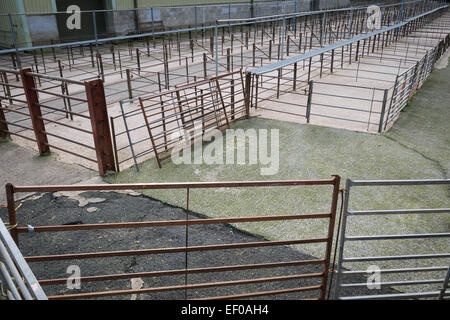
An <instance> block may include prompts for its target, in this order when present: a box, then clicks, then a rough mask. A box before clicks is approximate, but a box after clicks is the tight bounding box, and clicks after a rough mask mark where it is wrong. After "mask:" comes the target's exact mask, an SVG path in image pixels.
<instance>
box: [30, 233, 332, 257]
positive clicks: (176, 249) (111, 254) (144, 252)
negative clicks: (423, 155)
mask: <svg viewBox="0 0 450 320" xmlns="http://www.w3.org/2000/svg"><path fill="white" fill-rule="evenodd" d="M327 241H328V238H316V239H301V240H283V241H260V242H244V243H230V244H215V245H206V246H192V247H174V248H155V249H140V250H121V251H104V252H85V253H69V254H59V255H43V256H29V257H25V260H26V261H29V262H35V261H55V260H72V259H93V258H104V257H123V256H132V255H150V254H163V253H179V252H195V251H209V250H225V249H242V248H255V247H269V246H285V245H293V244H307V243H321V242H327Z"/></svg>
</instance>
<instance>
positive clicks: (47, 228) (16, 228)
mask: <svg viewBox="0 0 450 320" xmlns="http://www.w3.org/2000/svg"><path fill="white" fill-rule="evenodd" d="M339 184H340V177H339V176H333V178H332V179H323V180H286V181H242V182H192V183H159V184H155V183H153V184H152V183H151V184H120V185H117V184H111V185H109V184H106V185H54V186H13V185H11V184H8V185H7V186H6V192H7V199H8V215H9V219H10V221H9V224H10V226H11V228H10V232H11V235H12V238H13V239H14V240H15V241H16V243H19V240H20V238H21V237H24V238H25V237H26V234H27V233H30V232H32V233H33V234H34V235H35V236H39V235H40V234H42V233H49V232H58V233H59V234H61V233H64V232H70V231H75V230H78V231H84V232H96V231H99V230H105V229H110V230H123V229H137V228H140V229H144V230H149V229H150V230H151V229H153V230H154V228H159V227H167V228H169V227H184V228H185V237H183V242H184V245H181V246H177V245H175V246H173V244H172V246H170V245H168V247H161V248H144V249H142V248H140V249H127V250H119V251H114V250H112V251H104V252H84V253H79V252H78V253H68V252H64V253H62V254H61V253H59V254H45V255H33V256H26V257H25V261H27V262H28V263H30V264H32V263H34V262H40V263H52V262H53V263H54V262H55V261H66V260H68V261H70V260H74V259H76V260H79V261H80V263H82V262H83V261H86V260H91V259H101V258H110V257H131V256H149V255H158V254H175V253H184V259H181V260H179V264H180V268H178V269H174V270H153V271H146V272H139V273H119V274H103V275H83V276H82V277H81V278H80V281H81V282H82V283H90V282H97V283H98V282H102V281H110V280H120V279H131V278H136V277H143V278H154V277H167V276H173V275H185V278H184V279H183V280H184V281H183V284H176V285H170V286H164V287H158V286H156V287H148V288H142V289H131V290H107V291H94V292H85V293H74V294H62V295H61V294H59V295H54V296H49V297H48V298H49V299H77V298H95V297H105V296H116V295H128V294H142V293H156V292H170V291H185V298H186V297H187V292H188V291H189V290H193V289H202V288H221V287H230V286H231V287H233V286H241V285H247V284H256V283H273V282H281V283H283V282H286V281H288V280H296V282H295V283H294V284H293V285H294V287H292V286H291V287H288V288H283V287H281V288H280V287H278V289H276V290H273V289H272V290H269V291H256V292H245V290H248V289H246V288H245V287H244V289H242V287H241V289H236V293H235V294H233V295H226V296H209V297H199V298H203V299H237V298H249V297H261V296H268V295H279V294H286V293H295V292H305V291H312V292H318V294H317V298H319V299H325V298H326V293H327V291H328V276H329V263H330V256H331V251H332V242H333V234H334V225H335V220H336V211H337V202H338V197H339ZM313 186H316V187H320V186H322V187H324V188H326V190H327V191H326V192H328V191H331V192H330V204H331V206H330V210H329V211H328V210H326V212H320V213H300V212H290V213H286V212H273V213H272V214H269V215H264V214H254V215H252V216H239V215H237V216H233V217H229V216H228V217H215V218H201V219H196V218H192V217H190V216H191V214H192V213H191V212H190V209H189V208H190V207H191V206H192V203H191V201H192V200H190V194H191V193H192V191H193V190H197V189H217V190H219V189H229V188H257V189H260V188H278V187H292V188H294V187H313ZM163 189H166V190H172V191H173V192H175V190H185V191H186V193H185V195H186V203H185V206H183V207H184V208H182V209H183V211H185V214H186V215H185V219H173V220H160V219H157V220H151V219H150V220H146V221H125V222H124V221H123V220H120V222H110V223H104V222H103V221H102V222H101V223H91V224H78V225H45V223H46V222H44V221H42V225H34V226H29V225H28V226H26V225H27V223H29V222H27V221H26V218H24V217H23V216H17V215H16V209H15V204H16V202H15V194H17V193H22V192H57V191H59V192H62V191H78V192H79V191H83V192H85V191H120V190H163ZM330 189H331V190H330ZM324 190H325V189H324ZM327 206H328V205H327ZM182 215H184V213H182ZM277 221H278V222H283V221H305V223H307V222H308V221H311V222H312V221H327V222H328V223H327V224H326V228H325V229H324V233H325V234H323V235H317V237H315V238H300V237H299V236H298V235H297V237H289V238H288V239H287V240H286V239H284V240H262V241H242V240H238V241H237V242H234V241H233V242H232V243H222V242H223V240H221V241H219V242H218V243H217V242H216V241H213V242H211V239H204V240H202V242H201V243H198V244H195V245H192V244H191V242H190V234H192V232H193V231H192V230H191V231H190V229H191V228H192V226H208V225H220V224H235V223H244V222H245V223H258V222H266V223H269V222H277ZM325 230H326V231H325ZM190 232H191V233H190ZM124 234H127V233H124ZM19 236H20V237H19ZM211 243H212V244H211ZM300 244H302V245H306V244H322V245H324V247H325V250H324V255H323V256H321V257H318V258H311V259H309V258H308V259H306V260H302V259H300V260H298V259H297V260H291V259H289V261H286V259H284V260H283V261H272V262H269V261H267V262H264V263H250V262H249V263H246V264H242V263H240V264H233V262H231V261H230V262H228V263H229V265H220V266H217V265H215V266H212V265H210V264H209V263H207V266H204V265H203V264H202V266H201V267H197V266H190V267H189V266H188V260H189V256H190V255H189V254H190V253H195V252H211V251H212V252H221V251H222V250H235V249H246V248H250V249H251V248H254V249H256V248H267V247H273V246H291V245H300ZM33 252H34V254H36V253H35V252H36V251H33ZM59 252H61V251H60V250H59ZM306 265H310V266H317V268H318V269H320V270H317V272H311V271H308V273H301V272H299V271H296V272H295V273H293V274H292V273H291V274H288V275H280V272H279V271H277V273H276V276H272V277H267V276H266V277H262V278H254V277H253V278H252V277H251V276H246V277H247V278H246V279H239V280H236V279H234V280H232V281H222V282H214V281H211V282H200V283H199V282H196V283H189V282H188V278H187V275H191V274H199V275H201V274H210V273H213V272H216V273H217V272H229V271H239V270H255V271H256V270H261V269H265V270H270V269H273V268H283V267H295V266H306ZM119 268H120V267H119ZM150 270H151V269H150ZM278 270H280V269H278ZM49 276H51V275H49ZM301 279H310V280H314V279H315V280H317V281H315V284H311V283H310V284H307V285H302V284H300V283H299V282H297V281H300V280H301ZM39 283H40V284H41V285H43V286H47V285H65V284H66V283H67V279H66V278H58V279H52V278H50V279H40V280H39ZM291 285H292V284H291ZM242 290H244V292H240V293H237V292H239V291H242Z"/></svg>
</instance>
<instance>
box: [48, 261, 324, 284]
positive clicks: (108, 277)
mask: <svg viewBox="0 0 450 320" xmlns="http://www.w3.org/2000/svg"><path fill="white" fill-rule="evenodd" d="M324 262H325V260H298V261H289V262H273V263H260V264H245V265H232V266H222V267H207V268H195V269H179V270H164V271H148V272H135V273H121V274H108V275H100V276H84V277H80V281H81V282H93V281H108V280H120V279H130V278H150V277H162V276H173V275H184V274H186V273H187V274H199V273H211V272H229V271H242V270H249V269H270V268H279V267H296V266H304V265H316V264H323V263H324ZM67 279H68V278H60V279H43V280H39V284H40V285H41V286H46V285H57V284H65V283H67Z"/></svg>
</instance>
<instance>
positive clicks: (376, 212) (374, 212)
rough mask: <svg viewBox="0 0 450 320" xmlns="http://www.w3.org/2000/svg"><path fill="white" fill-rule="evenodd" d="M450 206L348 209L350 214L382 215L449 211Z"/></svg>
mask: <svg viewBox="0 0 450 320" xmlns="http://www.w3.org/2000/svg"><path fill="white" fill-rule="evenodd" d="M449 212H450V208H436V209H398V210H366V211H353V210H348V214H349V215H351V216H364V215H382V214H421V213H449Z"/></svg>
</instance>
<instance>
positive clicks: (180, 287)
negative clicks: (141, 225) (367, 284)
mask: <svg viewBox="0 0 450 320" xmlns="http://www.w3.org/2000/svg"><path fill="white" fill-rule="evenodd" d="M320 276H322V274H321V273H311V274H302V275H293V276H279V277H271V278H257V279H247V280H234V281H222V282H209V283H199V284H190V285H178V286H168V287H156V288H144V289H129V290H115V291H103V292H92V293H78V294H76V293H75V294H67V295H58V296H49V297H48V299H49V300H58V299H76V298H94V297H105V296H113V295H124V294H127V295H128V294H142V293H150V292H167V291H176V290H190V289H204V288H211V287H223V286H234V285H244V284H253V283H262V282H273V281H287V280H298V279H305V278H314V277H320ZM318 289H320V286H310V287H301V288H296V289H285V290H274V291H268V292H257V293H252V294H251V296H255V295H272V294H275V293H288V292H298V291H306V290H318ZM238 296H239V295H234V296H229V298H237V297H238ZM244 296H249V295H247V294H245V295H242V297H244ZM222 299H225V297H223V298H222Z"/></svg>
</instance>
